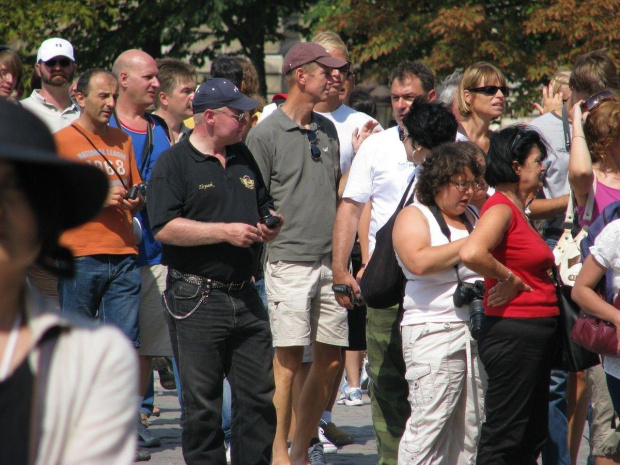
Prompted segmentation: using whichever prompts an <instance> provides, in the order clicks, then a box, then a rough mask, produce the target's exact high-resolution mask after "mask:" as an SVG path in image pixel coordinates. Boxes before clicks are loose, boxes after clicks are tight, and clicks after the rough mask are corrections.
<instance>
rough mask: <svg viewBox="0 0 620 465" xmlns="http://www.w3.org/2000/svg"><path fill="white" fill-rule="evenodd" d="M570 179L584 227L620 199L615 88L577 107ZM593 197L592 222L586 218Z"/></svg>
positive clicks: (619, 115) (619, 112) (619, 108)
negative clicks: (587, 206) (587, 208)
mask: <svg viewBox="0 0 620 465" xmlns="http://www.w3.org/2000/svg"><path fill="white" fill-rule="evenodd" d="M584 114H585V117H586V120H585V122H584V121H583V116H584ZM568 180H569V182H570V185H571V188H572V189H573V192H574V193H575V200H576V201H577V212H578V214H579V220H580V224H581V225H582V226H586V225H589V224H591V222H592V221H594V220H595V219H596V218H597V217H598V215H599V214H600V212H602V211H603V209H604V208H605V207H606V206H607V205H609V204H610V203H612V202H615V201H616V200H620V97H618V95H617V94H616V93H615V92H614V91H612V90H611V89H604V90H601V91H599V92H597V93H596V94H594V95H593V96H592V97H590V98H589V99H587V100H586V101H585V102H582V103H581V104H577V105H575V106H574V107H573V137H572V143H571V148H570V160H569V163H568ZM589 196H590V197H593V199H594V205H593V207H592V217H591V219H588V218H584V213H585V210H586V205H587V202H588V197H589Z"/></svg>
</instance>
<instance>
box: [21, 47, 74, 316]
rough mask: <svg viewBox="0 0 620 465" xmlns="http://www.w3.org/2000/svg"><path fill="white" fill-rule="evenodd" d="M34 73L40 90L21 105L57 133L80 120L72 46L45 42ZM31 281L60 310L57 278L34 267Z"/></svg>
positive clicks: (33, 92) (29, 272) (34, 90)
mask: <svg viewBox="0 0 620 465" xmlns="http://www.w3.org/2000/svg"><path fill="white" fill-rule="evenodd" d="M35 69H36V72H37V74H38V75H39V77H40V78H41V89H33V91H32V94H30V97H28V98H27V99H24V100H22V101H21V104H22V106H23V107H24V108H25V109H27V110H29V111H30V112H32V113H34V114H35V115H36V116H38V117H39V118H40V119H41V120H42V121H43V122H44V123H45V125H46V126H47V127H48V128H49V130H50V131H51V132H52V133H54V132H57V131H59V130H61V129H63V128H64V127H66V126H69V125H70V124H71V123H72V122H73V121H75V120H76V119H78V117H79V116H80V107H79V106H78V105H77V104H76V103H75V102H73V100H71V96H70V94H69V88H70V86H71V83H72V82H73V76H74V75H75V72H76V69H77V65H76V64H75V56H74V54H73V46H72V45H71V44H70V43H69V42H68V41H66V40H65V39H60V38H53V39H47V40H45V41H43V43H42V44H41V46H40V47H39V51H38V53H37V63H36V64H35ZM28 280H29V281H30V283H31V285H33V286H34V287H35V289H36V290H37V291H38V292H39V293H40V294H42V295H44V296H46V297H47V298H49V299H51V300H52V301H54V302H55V303H56V306H58V289H57V287H58V282H57V279H56V277H55V276H54V275H52V274H51V273H48V272H47V271H46V270H44V269H43V268H41V267H40V266H39V265H36V264H35V265H33V266H32V267H30V269H29V270H28Z"/></svg>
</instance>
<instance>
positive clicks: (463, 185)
mask: <svg viewBox="0 0 620 465" xmlns="http://www.w3.org/2000/svg"><path fill="white" fill-rule="evenodd" d="M450 184H452V185H453V186H454V187H456V188H457V189H458V190H460V191H461V192H465V191H466V190H467V188H469V187H471V189H472V190H474V191H475V190H476V189H481V188H482V187H484V184H483V183H482V182H480V181H465V182H456V181H453V180H452V179H451V180H450Z"/></svg>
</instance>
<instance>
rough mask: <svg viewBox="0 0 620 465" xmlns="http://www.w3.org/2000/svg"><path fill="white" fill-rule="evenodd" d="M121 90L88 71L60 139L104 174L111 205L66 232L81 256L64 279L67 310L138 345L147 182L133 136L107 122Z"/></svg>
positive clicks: (66, 150)
mask: <svg viewBox="0 0 620 465" xmlns="http://www.w3.org/2000/svg"><path fill="white" fill-rule="evenodd" d="M117 95H118V82H117V80H116V77H115V76H114V75H113V74H112V73H110V72H109V71H106V70H103V69H92V70H88V71H86V72H85V73H84V74H83V75H82V76H81V77H80V79H79V81H78V83H77V93H76V96H75V98H76V100H77V102H78V104H79V105H80V107H81V109H82V113H81V115H80V117H79V118H78V119H77V120H76V121H75V122H73V123H72V124H71V125H69V126H67V127H66V128H64V129H62V130H60V131H58V132H57V133H56V134H55V135H54V137H55V140H56V145H57V148H58V152H59V153H60V155H61V156H62V157H64V158H67V159H71V160H76V161H81V162H84V163H89V164H91V165H93V166H97V167H99V168H100V169H101V170H102V171H104V172H105V173H106V174H107V176H108V179H109V182H110V189H109V191H108V197H107V199H106V202H105V205H104V209H103V210H102V211H101V213H100V214H99V216H98V217H96V218H95V219H94V220H92V221H90V222H88V223H86V224H84V225H82V226H80V227H78V228H75V229H71V230H69V231H67V232H65V233H64V234H63V235H62V237H61V243H62V244H63V245H64V246H66V247H68V248H69V249H70V250H71V251H72V252H73V255H74V256H75V257H76V258H75V261H74V264H75V274H74V276H73V277H72V278H63V279H60V280H59V283H58V293H59V297H60V305H61V309H62V311H63V312H67V313H79V314H82V315H86V316H88V317H90V318H97V317H98V318H99V319H100V320H101V321H102V322H104V323H111V324H114V325H116V326H119V327H120V328H121V329H122V330H123V331H124V332H125V334H126V335H127V336H128V337H129V339H130V340H131V341H132V342H133V343H134V345H135V346H136V347H139V345H140V339H139V334H138V308H139V304H140V282H141V280H140V272H139V271H138V269H137V267H136V257H137V255H138V248H137V246H136V239H135V235H134V231H133V223H132V213H133V212H135V211H137V210H138V209H140V208H142V206H143V205H144V200H143V198H142V195H141V193H139V192H138V193H137V194H135V195H134V194H132V193H131V192H130V191H132V190H133V191H135V190H136V189H132V187H133V186H137V185H139V184H140V183H141V179H140V173H139V171H138V168H137V166H136V161H135V158H134V153H133V145H132V143H131V139H130V138H129V136H127V135H126V134H125V133H124V132H123V131H121V130H120V129H116V128H112V127H110V126H108V121H109V120H110V117H111V115H112V112H113V111H114V107H115V103H116V97H117Z"/></svg>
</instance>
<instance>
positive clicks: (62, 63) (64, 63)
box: [43, 58, 73, 68]
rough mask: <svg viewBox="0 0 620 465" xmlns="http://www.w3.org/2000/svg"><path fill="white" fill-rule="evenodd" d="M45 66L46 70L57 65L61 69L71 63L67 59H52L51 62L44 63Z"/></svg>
mask: <svg viewBox="0 0 620 465" xmlns="http://www.w3.org/2000/svg"><path fill="white" fill-rule="evenodd" d="M43 63H45V66H47V67H48V68H53V67H54V66H56V64H57V63H58V64H59V65H60V66H62V67H63V68H66V67H67V66H69V65H70V64H71V63H73V62H72V61H71V60H70V59H69V58H52V59H51V60H47V61H44V62H43Z"/></svg>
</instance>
